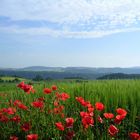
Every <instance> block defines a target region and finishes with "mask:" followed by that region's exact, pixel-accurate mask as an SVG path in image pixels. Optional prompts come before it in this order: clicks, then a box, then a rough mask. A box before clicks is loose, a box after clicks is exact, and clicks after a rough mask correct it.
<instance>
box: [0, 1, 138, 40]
mask: <svg viewBox="0 0 140 140" xmlns="http://www.w3.org/2000/svg"><path fill="white" fill-rule="evenodd" d="M0 3H1V4H0V16H7V17H10V18H11V20H38V21H42V20H43V21H48V22H50V23H55V24H57V25H60V26H61V27H62V28H61V30H56V29H54V28H53V27H52V28H49V27H42V28H30V29H26V28H25V29H22V28H20V27H16V28H15V27H13V26H11V27H7V30H5V29H3V30H5V31H8V29H9V28H10V31H11V32H12V31H13V32H14V33H23V32H24V33H28V34H34V33H35V34H37V33H38V34H43V35H44V34H46V35H51V36H62V37H102V36H105V35H110V34H113V33H120V32H127V31H134V30H140V0H24V1H23V0H1V2H0Z"/></svg>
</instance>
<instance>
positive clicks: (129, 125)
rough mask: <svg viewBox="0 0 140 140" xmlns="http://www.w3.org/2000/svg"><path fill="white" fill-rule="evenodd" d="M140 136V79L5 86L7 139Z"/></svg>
mask: <svg viewBox="0 0 140 140" xmlns="http://www.w3.org/2000/svg"><path fill="white" fill-rule="evenodd" d="M30 84H31V83H30ZM139 134H140V80H103V81H101V80H99V81H86V82H75V81H68V80H66V81H50V82H40V83H32V85H29V84H28V83H26V82H25V83H18V87H17V85H16V84H15V83H1V84H0V139H1V140H8V139H11V140H18V139H19V140H22V139H23V140H24V139H28V140H31V139H34V140H37V139H39V140H61V139H64V140H72V139H74V140H110V139H116V140H117V139H118V140H129V139H131V140H138V139H140V136H139Z"/></svg>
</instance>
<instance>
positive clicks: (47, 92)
mask: <svg viewBox="0 0 140 140" xmlns="http://www.w3.org/2000/svg"><path fill="white" fill-rule="evenodd" d="M51 92H52V90H51V89H50V88H44V94H50V93H51Z"/></svg>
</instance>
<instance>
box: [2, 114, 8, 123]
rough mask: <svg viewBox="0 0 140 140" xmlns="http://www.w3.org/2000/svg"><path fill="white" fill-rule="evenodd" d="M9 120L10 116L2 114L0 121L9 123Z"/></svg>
mask: <svg viewBox="0 0 140 140" xmlns="http://www.w3.org/2000/svg"><path fill="white" fill-rule="evenodd" d="M8 121H9V118H8V117H7V116H6V115H1V116H0V122H4V123H7V122H8Z"/></svg>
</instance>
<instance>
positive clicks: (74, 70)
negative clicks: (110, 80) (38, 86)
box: [0, 66, 140, 79]
mask: <svg viewBox="0 0 140 140" xmlns="http://www.w3.org/2000/svg"><path fill="white" fill-rule="evenodd" d="M116 73H122V74H140V67H131V68H119V67H114V68H104V67H101V68H94V67H44V66H31V67H25V68H8V69H7V68H0V75H6V76H19V77H24V78H30V79H32V78H35V76H37V75H41V76H42V77H43V78H44V79H46V78H52V79H64V78H66V79H67V78H69V77H73V78H74V77H80V78H83V79H96V78H99V77H102V76H104V75H110V74H116ZM118 76H119V75H118ZM136 76H138V75H136Z"/></svg>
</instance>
